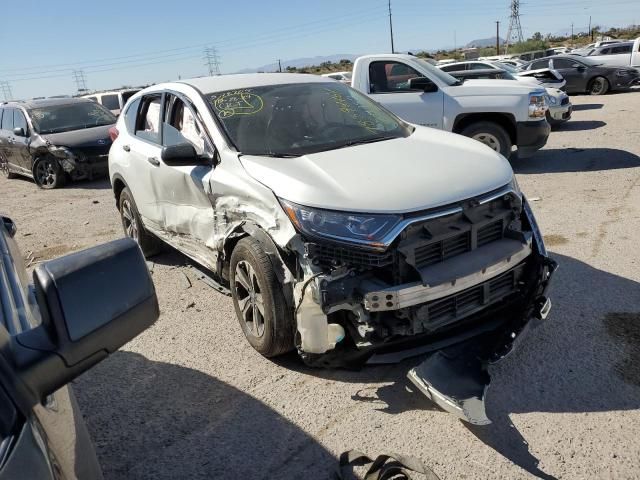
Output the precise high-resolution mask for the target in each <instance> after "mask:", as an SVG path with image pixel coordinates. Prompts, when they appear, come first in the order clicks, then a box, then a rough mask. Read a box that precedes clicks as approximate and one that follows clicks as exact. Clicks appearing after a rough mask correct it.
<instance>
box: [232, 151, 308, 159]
mask: <svg viewBox="0 0 640 480" xmlns="http://www.w3.org/2000/svg"><path fill="white" fill-rule="evenodd" d="M242 155H254V156H256V157H271V158H297V157H300V156H301V155H299V154H298V155H297V154H294V153H267V152H263V153H245V152H242Z"/></svg>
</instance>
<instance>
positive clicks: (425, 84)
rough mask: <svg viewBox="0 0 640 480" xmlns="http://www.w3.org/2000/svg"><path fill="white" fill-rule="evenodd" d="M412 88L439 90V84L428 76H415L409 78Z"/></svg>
mask: <svg viewBox="0 0 640 480" xmlns="http://www.w3.org/2000/svg"><path fill="white" fill-rule="evenodd" d="M409 88H410V89H411V90H422V91H423V92H437V91H438V86H437V85H436V84H435V83H433V81H432V80H431V79H429V78H427V77H415V78H412V79H410V80H409Z"/></svg>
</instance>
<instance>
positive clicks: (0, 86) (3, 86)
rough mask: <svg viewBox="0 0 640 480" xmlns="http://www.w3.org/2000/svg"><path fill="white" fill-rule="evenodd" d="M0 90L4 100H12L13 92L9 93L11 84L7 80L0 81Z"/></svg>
mask: <svg viewBox="0 0 640 480" xmlns="http://www.w3.org/2000/svg"><path fill="white" fill-rule="evenodd" d="M0 90H2V96H3V97H4V100H5V101H6V102H8V101H9V100H13V93H11V85H10V84H9V82H8V81H6V80H2V81H0Z"/></svg>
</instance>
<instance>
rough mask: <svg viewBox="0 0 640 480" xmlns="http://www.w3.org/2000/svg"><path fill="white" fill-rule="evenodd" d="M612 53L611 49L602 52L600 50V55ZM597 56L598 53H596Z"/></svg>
mask: <svg viewBox="0 0 640 480" xmlns="http://www.w3.org/2000/svg"><path fill="white" fill-rule="evenodd" d="M610 53H611V49H610V48H603V49H602V50H600V55H609V54H610ZM596 55H597V53H596Z"/></svg>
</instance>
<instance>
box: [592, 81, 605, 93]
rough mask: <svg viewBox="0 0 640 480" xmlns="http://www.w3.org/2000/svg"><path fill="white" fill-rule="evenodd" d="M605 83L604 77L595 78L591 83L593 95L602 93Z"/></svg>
mask: <svg viewBox="0 0 640 480" xmlns="http://www.w3.org/2000/svg"><path fill="white" fill-rule="evenodd" d="M605 88H606V85H605V80H604V78H596V79H595V80H594V81H593V82H592V83H591V93H592V94H593V95H602V94H603V93H604V91H605Z"/></svg>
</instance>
